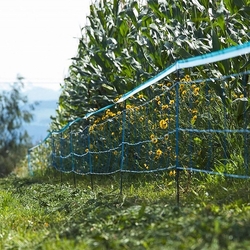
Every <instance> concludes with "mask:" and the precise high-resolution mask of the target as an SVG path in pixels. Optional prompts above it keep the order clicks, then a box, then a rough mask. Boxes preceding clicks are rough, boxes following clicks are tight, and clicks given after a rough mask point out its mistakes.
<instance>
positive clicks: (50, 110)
mask: <svg viewBox="0 0 250 250" xmlns="http://www.w3.org/2000/svg"><path fill="white" fill-rule="evenodd" d="M56 108H57V100H49V101H40V103H39V105H38V106H36V108H35V110H34V111H33V114H34V120H33V121H32V122H31V123H30V124H27V125H25V126H24V128H25V129H26V130H27V132H28V133H29V135H30V136H31V138H32V142H33V143H34V144H36V143H38V142H40V141H42V140H43V139H44V138H45V137H46V136H47V135H48V129H49V125H50V122H51V120H50V117H51V116H53V115H55V110H56Z"/></svg>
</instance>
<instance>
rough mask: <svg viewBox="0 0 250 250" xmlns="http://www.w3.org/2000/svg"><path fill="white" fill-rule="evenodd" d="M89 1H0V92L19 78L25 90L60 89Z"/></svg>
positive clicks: (87, 10) (79, 34)
mask: <svg viewBox="0 0 250 250" xmlns="http://www.w3.org/2000/svg"><path fill="white" fill-rule="evenodd" d="M89 3H90V0H0V37H1V39H0V91H1V89H3V88H4V85H5V84H6V83H7V82H13V81H15V80H16V77H17V75H18V74H19V75H21V76H23V77H24V78H25V79H26V80H25V81H26V82H28V83H29V84H28V85H29V88H32V87H33V86H40V87H43V88H48V89H54V90H58V89H60V83H62V82H63V79H64V77H65V76H67V73H68V67H69V65H70V64H71V60H70V58H72V57H74V56H75V55H76V52H77V45H78V39H77V38H80V37H81V27H83V26H84V24H85V23H86V15H87V13H88V12H89Z"/></svg>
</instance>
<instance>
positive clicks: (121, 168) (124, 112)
mask: <svg viewBox="0 0 250 250" xmlns="http://www.w3.org/2000/svg"><path fill="white" fill-rule="evenodd" d="M125 125H126V101H124V109H123V113H122V143H121V146H122V148H121V150H122V151H121V163H120V194H122V181H123V178H122V177H123V175H122V172H123V164H124V139H125Z"/></svg>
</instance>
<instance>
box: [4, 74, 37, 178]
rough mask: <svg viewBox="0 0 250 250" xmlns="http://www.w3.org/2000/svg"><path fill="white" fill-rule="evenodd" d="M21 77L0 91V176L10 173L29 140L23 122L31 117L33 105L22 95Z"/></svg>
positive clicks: (28, 145)
mask: <svg viewBox="0 0 250 250" xmlns="http://www.w3.org/2000/svg"><path fill="white" fill-rule="evenodd" d="M22 80H23V78H22V77H18V78H17V82H15V83H14V84H13V85H12V86H11V88H10V90H9V91H2V92H1V93H0V177H3V176H6V175H8V174H9V173H11V172H12V171H13V170H14V169H15V168H16V167H17V166H18V164H19V163H20V161H21V160H22V159H23V158H24V157H25V155H26V154H27V149H28V148H29V147H30V146H31V140H30V137H29V135H28V133H27V131H24V129H23V125H24V123H29V122H31V121H32V119H33V114H32V113H31V112H32V110H34V105H28V99H27V97H26V96H24V95H22V93H21V90H22V88H23V83H22Z"/></svg>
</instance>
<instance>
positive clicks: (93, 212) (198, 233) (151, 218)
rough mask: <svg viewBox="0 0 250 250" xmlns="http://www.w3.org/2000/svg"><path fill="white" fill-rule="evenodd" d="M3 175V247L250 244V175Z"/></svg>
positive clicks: (0, 216) (232, 246) (0, 206)
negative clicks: (177, 178)
mask: <svg viewBox="0 0 250 250" xmlns="http://www.w3.org/2000/svg"><path fill="white" fill-rule="evenodd" d="M71 177H72V176H70V175H69V176H66V177H65V176H63V182H62V183H60V181H59V180H58V179H54V178H52V177H50V176H47V175H46V176H43V177H39V178H37V177H33V178H16V177H9V178H5V179H2V180H0V211H1V213H0V222H1V224H0V242H1V244H0V249H41V250H43V249H100V250H102V249H248V247H249V245H250V202H249V198H250V197H249V196H250V192H249V181H248V180H232V179H223V178H222V177H216V176H207V177H205V176H193V177H192V179H191V180H189V179H188V177H186V176H185V175H184V174H182V178H181V188H180V191H181V196H180V201H181V204H180V206H179V207H177V206H176V195H175V181H174V178H173V177H169V176H167V175H160V174H158V175H153V176H152V175H151V176H149V175H140V176H131V175H130V176H124V180H123V181H124V182H123V183H124V187H123V194H120V191H119V175H117V176H111V177H103V176H102V177H100V176H99V177H94V190H91V188H90V181H89V180H90V179H89V177H79V176H77V180H76V187H74V185H72V184H73V181H72V178H71Z"/></svg>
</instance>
